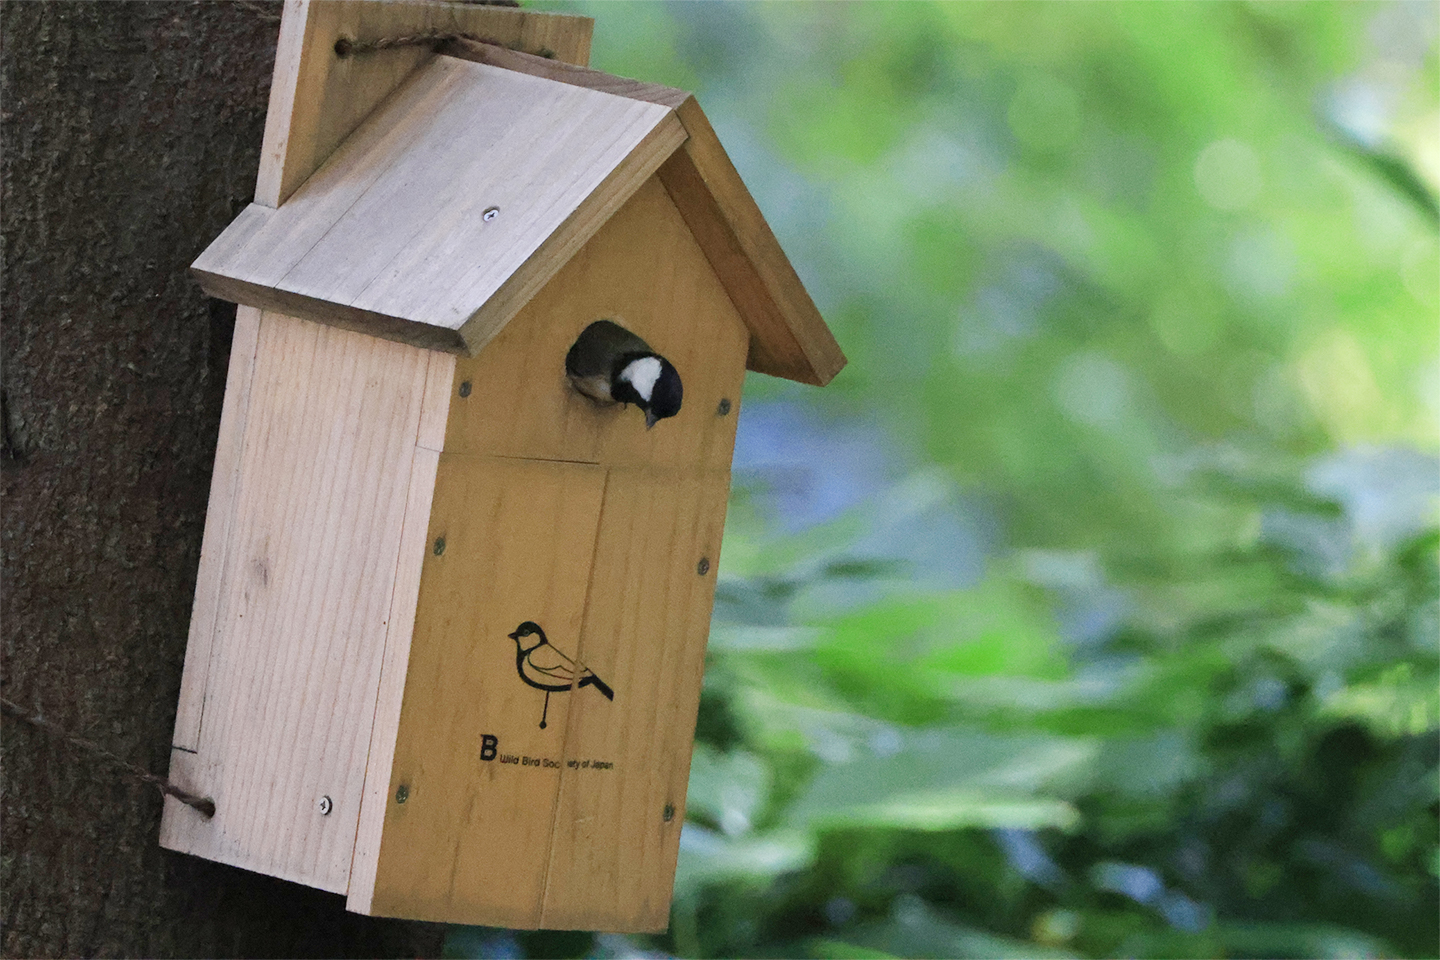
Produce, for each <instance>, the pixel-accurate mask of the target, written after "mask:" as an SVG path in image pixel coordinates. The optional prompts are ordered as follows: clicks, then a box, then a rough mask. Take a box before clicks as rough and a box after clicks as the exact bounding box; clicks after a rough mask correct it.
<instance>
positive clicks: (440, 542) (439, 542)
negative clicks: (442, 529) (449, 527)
mask: <svg viewBox="0 0 1440 960" xmlns="http://www.w3.org/2000/svg"><path fill="white" fill-rule="evenodd" d="M444 552H445V538H444V537H436V538H435V556H437V557H438V556H440V554H442V553H444Z"/></svg>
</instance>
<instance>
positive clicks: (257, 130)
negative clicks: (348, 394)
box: [0, 0, 441, 957]
mask: <svg viewBox="0 0 1440 960" xmlns="http://www.w3.org/2000/svg"><path fill="white" fill-rule="evenodd" d="M0 27H3V52H0V69H3V90H0V95H3V102H0V110H3V130H0V133H3V158H0V176H3V207H0V213H3V237H0V243H3V263H4V276H3V282H4V289H3V311H4V331H3V355H0V374H3V384H0V386H3V391H4V418H5V424H4V426H5V458H4V463H3V471H0V472H3V489H4V506H3V551H4V570H3V575H4V577H3V598H0V610H3V622H0V635H3V644H4V658H5V660H4V667H5V676H4V680H3V692H4V695H5V696H6V697H8V698H9V699H11V700H14V701H16V702H18V703H19V704H21V705H23V706H26V707H32V708H34V709H36V710H37V711H39V712H41V713H43V714H44V715H45V716H46V718H47V719H50V720H52V721H54V722H57V723H59V724H61V725H63V726H64V727H66V728H68V729H70V730H71V731H74V732H76V733H79V734H81V735H84V736H88V737H91V738H93V739H95V740H97V741H99V742H101V743H102V744H104V745H106V746H107V747H109V748H110V749H112V750H114V751H115V752H116V753H118V754H120V755H122V756H124V757H126V758H128V759H131V760H133V761H134V762H136V763H138V764H140V765H142V766H146V767H148V768H149V769H151V770H154V771H156V772H159V773H164V772H165V770H166V768H167V765H168V763H169V742H170V735H171V731H172V727H173V724H174V719H175V704H176V697H177V694H178V691H179V685H180V668H181V661H182V659H183V656H184V649H185V634H186V628H187V624H188V623H189V617H190V603H191V597H192V593H193V591H194V585H195V569H196V564H197V562H198V560H199V555H200V537H201V530H202V527H203V524H204V517H205V504H206V497H207V494H208V491H209V487H210V467H211V462H212V460H213V458H214V454H215V437H216V430H217V427H218V424H219V419H220V404H221V398H222V395H223V392H224V388H225V369H226V362H227V359H228V351H229V343H230V334H231V328H232V324H233V322H234V315H235V313H234V308H233V307H230V306H228V305H222V304H218V303H214V302H210V301H207V300H206V298H205V297H204V296H203V295H202V294H201V292H200V290H199V288H198V287H197V286H196V285H195V284H194V283H193V282H192V281H191V280H190V279H189V277H188V276H187V275H186V266H187V265H188V263H189V262H190V260H191V259H193V258H194V256H195V255H196V254H197V253H198V252H199V251H200V250H201V249H202V248H203V247H204V246H205V244H206V243H207V242H209V241H210V240H211V239H212V238H213V237H214V236H215V235H216V234H217V233H219V232H220V230H221V229H222V228H223V227H224V226H225V225H226V224H227V223H228V222H229V220H230V218H231V217H232V216H233V215H234V214H235V213H236V212H237V211H239V210H240V209H241V207H243V205H244V203H245V202H246V201H247V200H248V199H249V197H250V195H251V193H252V191H253V189H254V182H255V171H256V164H257V160H258V156H259V150H260V139H261V131H262V128H263V124H264V114H265V107H266V97H267V95H268V91H269V84H270V71H271V65H272V59H273V56H274V50H275V39H276V36H277V32H278V28H279V10H278V7H276V6H271V5H268V4H260V3H235V4H229V3H126V4H108V3H58V4H44V3H30V2H14V0H11V2H6V3H5V4H4V5H3V8H0ZM3 747H4V777H3V783H0V815H3V820H0V851H3V852H0V898H3V899H0V918H3V922H4V930H3V940H0V949H3V952H4V954H5V955H6V956H157V957H158V956H406V955H408V956H416V955H417V954H434V953H436V952H438V950H439V946H440V931H441V928H438V927H433V926H425V925H418V924H408V923H400V922H395V921H383V920H372V919H368V918H364V917H356V916H354V915H351V914H347V913H345V912H344V908H343V900H342V898H340V897H338V896H334V895H330V894H324V893H320V892H318V891H315V890H311V889H308V888H305V887H300V886H296V885H293V884H288V883H284V882H282V881H278V880H272V879H270V878H266V877H262V876H258V875H256V874H252V873H247V872H245V871H242V870H236V869H232V868H229V867H222V866H218V865H216V864H212V863H209V862H206V861H202V860H198V859H195V858H192V857H187V856H183V855H180V854H173V853H169V852H167V851H162V850H161V849H160V848H159V846H158V845H157V843H156V833H157V829H158V825H159V821H160V798H159V795H158V794H157V792H156V791H155V790H154V789H153V788H149V787H144V786H141V785H138V784H133V783H131V782H129V781H127V780H125V779H122V778H121V777H119V776H117V775H116V772H115V771H114V769H113V768H110V767H107V766H106V765H105V764H104V763H103V762H101V761H97V760H95V759H93V758H92V757H90V756H87V755H85V754H84V753H82V752H79V751H77V750H75V749H74V748H73V747H70V746H67V745H66V744H64V743H62V742H60V741H58V740H56V739H55V738H54V737H51V736H49V735H47V734H46V733H44V732H42V731H39V730H36V729H34V728H33V727H29V726H26V725H24V724H22V723H20V722H17V721H14V720H11V719H9V718H6V719H5V721H4V726H3Z"/></svg>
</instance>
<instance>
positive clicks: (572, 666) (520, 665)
mask: <svg viewBox="0 0 1440 960" xmlns="http://www.w3.org/2000/svg"><path fill="white" fill-rule="evenodd" d="M531 637H539V638H540V639H539V640H533V641H532V640H531V639H530V638H531ZM510 639H511V640H514V641H515V672H517V673H518V674H520V679H521V680H524V681H525V682H526V683H527V684H529V685H530V686H532V687H534V688H535V689H536V690H544V691H545V706H544V708H543V709H542V710H541V711H540V729H541V730H544V729H545V724H546V717H548V716H549V715H550V694H552V693H569V692H570V691H571V690H578V689H579V688H581V687H594V688H595V689H596V690H598V691H600V693H601V694H602V695H604V697H605V699H606V700H614V699H615V691H614V690H611V689H610V685H609V684H608V683H606V682H605V681H604V680H601V679H600V678H599V677H597V676H595V671H593V670H591V669H590V668H589V667H587V666H585V665H584V664H583V663H576V662H575V661H574V660H571V659H570V658H569V657H567V656H565V654H563V653H561V652H560V651H559V650H557V649H556V648H555V647H554V646H552V645H551V643H550V641H549V640H547V639H546V638H545V631H544V630H541V629H540V624H538V623H536V622H535V621H533V620H526V621H525V622H524V623H522V624H520V626H518V627H516V628H515V632H514V633H512V634H510Z"/></svg>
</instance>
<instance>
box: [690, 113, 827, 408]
mask: <svg viewBox="0 0 1440 960" xmlns="http://www.w3.org/2000/svg"><path fill="white" fill-rule="evenodd" d="M677 113H678V114H679V116H680V120H681V122H682V123H684V124H685V132H686V133H687V134H689V137H690V139H689V142H688V143H687V144H686V153H687V154H688V155H689V158H690V160H691V161H692V162H693V163H694V164H695V169H696V171H697V172H698V173H699V175H700V179H701V180H702V181H704V184H705V189H706V191H707V192H708V193H709V195H710V196H711V197H712V198H713V199H714V202H715V207H714V213H713V214H712V213H711V211H710V210H709V208H708V206H707V205H705V204H695V203H689V202H684V201H682V200H680V199H677V200H676V204H677V206H679V207H680V212H681V213H682V214H684V215H685V218H686V221H687V222H690V223H691V229H694V230H695V232H696V239H697V240H699V241H700V242H701V244H702V245H704V246H705V247H706V253H707V254H708V253H710V252H711V249H712V247H718V248H719V250H718V251H717V256H716V258H715V260H713V261H712V265H715V267H716V270H717V272H718V271H720V270H722V269H724V268H725V267H726V266H727V265H728V264H729V263H731V262H732V261H731V260H730V258H729V257H727V256H725V255H724V251H725V249H726V248H728V247H729V246H730V245H731V243H732V241H730V240H729V239H726V240H724V241H723V242H721V243H718V244H717V243H716V242H715V240H714V239H713V238H714V237H715V236H716V235H717V234H721V233H723V230H722V229H721V227H720V226H719V225H717V226H715V227H713V228H705V229H696V221H698V220H699V219H701V218H702V217H703V216H713V215H716V214H718V217H719V219H720V221H721V223H722V224H723V228H724V229H726V230H728V231H729V232H730V233H731V235H732V236H733V244H734V245H736V246H738V247H739V248H740V250H742V251H743V252H744V254H745V258H746V259H747V260H748V261H749V263H750V265H751V266H752V267H753V268H754V270H755V273H756V274H757V275H758V276H759V278H760V282H761V285H762V287H763V289H764V290H765V291H766V292H767V293H768V294H769V295H770V297H771V299H772V300H773V302H774V303H775V305H776V307H777V308H778V309H779V313H780V316H781V318H783V320H784V326H785V327H786V328H788V331H789V333H790V335H791V336H793V337H794V338H795V340H796V342H798V343H799V344H800V347H801V349H802V350H803V352H804V356H805V359H806V361H807V366H806V368H799V369H797V368H780V369H776V370H760V369H759V368H756V369H757V371H758V372H760V373H772V374H773V375H774V376H780V377H785V378H786V379H790V380H799V381H800V382H802V383H811V384H815V385H816V386H824V385H825V384H827V383H829V382H830V381H831V380H833V379H834V378H835V375H836V374H837V373H839V372H840V371H841V369H843V368H844V366H845V354H844V353H842V352H841V351H840V345H839V344H838V343H836V342H835V336H834V335H833V334H832V333H831V332H830V328H829V327H827V326H826V325H825V320H824V318H823V317H821V316H820V311H819V310H818V309H816V307H815V301H813V300H811V299H810V294H809V292H808V291H807V290H806V289H805V285H804V284H802V283H801V282H800V277H799V276H798V275H797V274H796V273H795V268H794V266H792V265H791V263H790V258H789V257H787V256H785V251H784V250H782V249H781V248H780V241H778V240H776V239H775V234H774V233H773V232H772V231H771V230H770V225H769V224H768V223H766V222H765V217H764V215H763V214H762V213H761V212H760V207H759V206H758V205H757V204H756V203H755V198H754V197H752V196H751V195H750V191H749V190H748V189H747V188H746V186H745V183H744V181H742V180H741V179H740V174H739V173H738V172H737V171H736V170H735V165H734V164H733V163H731V162H730V157H729V155H728V154H726V153H725V148H724V147H722V146H721V145H720V138H719V137H717V136H715V130H714V128H712V127H711V126H710V121H709V120H707V119H706V118H705V113H704V112H703V111H702V110H701V109H700V105H699V104H698V103H696V102H695V101H694V100H689V101H687V102H686V103H685V104H683V105H682V106H681V107H680V108H679V110H678V111H677ZM668 185H669V184H667V186H668ZM672 196H673V194H672ZM728 276H729V275H728V274H726V273H721V280H722V281H728ZM731 282H734V283H736V284H737V285H743V284H744V283H745V282H748V281H747V280H746V278H745V277H743V276H741V277H737V278H736V279H735V280H734V281H728V282H726V286H727V287H729V286H730V284H731ZM736 306H742V304H741V303H737V304H736ZM766 320H767V317H765V316H763V315H759V314H757V315H756V316H755V317H754V318H753V320H752V319H751V318H749V317H747V323H750V322H753V323H754V324H755V325H754V326H752V327H751V335H752V337H756V338H760V339H761V340H762V343H766V344H768V342H769V340H770V339H771V338H775V339H776V340H777V342H778V340H779V337H778V334H779V333H780V331H779V330H778V329H777V328H776V327H774V326H773V325H767V323H766ZM775 353H776V355H777V356H779V357H784V356H785V354H784V351H783V350H777V351H775ZM766 356H767V352H766V351H764V350H762V351H761V352H760V354H759V358H760V359H762V360H763V359H765V358H766Z"/></svg>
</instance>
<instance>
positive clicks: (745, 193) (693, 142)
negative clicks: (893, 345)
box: [443, 40, 845, 386]
mask: <svg viewBox="0 0 1440 960" xmlns="http://www.w3.org/2000/svg"><path fill="white" fill-rule="evenodd" d="M443 52H445V53H447V54H449V55H451V56H456V57H465V58H467V59H472V60H475V61H477V62H480V63H487V64H491V65H493V66H498V67H504V68H505V69H507V70H515V71H518V72H521V73H527V74H530V75H532V76H538V77H544V78H546V79H548V80H555V81H558V82H560V83H568V84H573V85H575V86H580V87H584V88H586V89H590V90H603V91H605V92H607V93H613V94H616V95H617V96H624V97H630V98H632V99H636V100H642V101H645V102H647V103H658V104H663V105H665V106H668V107H672V108H674V109H675V110H676V112H677V114H678V116H679V117H680V120H681V122H682V123H683V124H684V125H685V132H686V134H687V136H688V140H687V141H686V144H685V147H684V155H683V156H682V155H680V154H678V153H677V154H676V155H675V156H673V157H671V158H670V160H669V161H668V162H667V163H666V164H665V166H664V167H662V168H661V171H660V174H661V179H662V180H663V181H664V183H665V187H666V189H668V190H669V191H670V194H671V196H672V197H673V198H674V200H675V203H676V205H677V206H678V207H679V208H680V212H681V214H683V215H684V217H685V221H686V222H687V223H688V224H689V225H690V229H691V230H692V231H694V233H695V237H696V239H697V240H698V241H699V242H700V245H701V247H702V248H703V249H704V250H705V254H706V256H707V257H709V258H710V262H711V265H712V266H714V268H715V272H716V273H717V274H718V275H719V277H720V279H721V282H722V283H723V284H724V285H725V288H726V290H727V291H729V293H730V296H731V298H732V299H733V300H734V301H735V305H736V307H737V308H738V309H739V310H740V315H741V316H742V317H743V318H744V319H745V323H746V325H747V326H748V327H749V328H750V331H751V338H752V344H751V349H750V360H749V366H750V369H751V370H754V371H756V372H757V373H767V374H771V375H773V376H777V377H784V378H786V379H789V380H799V381H801V382H802V383H812V384H816V385H820V386H823V385H824V384H826V383H829V382H830V380H832V379H833V378H834V377H835V375H836V374H837V373H839V372H840V370H841V369H842V368H843V367H844V366H845V355H844V354H843V353H842V352H841V351H840V346H839V344H837V343H836V342H835V338H834V336H833V335H832V334H831V333H830V330H829V328H828V327H827V326H825V321H824V319H823V318H822V317H821V316H820V311H819V310H817V309H816V307H815V303H814V301H813V300H811V299H810V294H809V293H808V292H806V290H805V287H804V284H802V283H801V282H800V278H799V276H798V275H796V273H795V268H794V267H793V266H792V265H791V263H790V260H789V258H788V257H786V256H785V251H784V250H782V249H781V247H780V243H779V241H778V240H776V239H775V234H774V233H773V232H772V231H771V230H770V225H769V224H768V223H766V222H765V217H764V215H763V214H761V212H760V208H759V206H758V205H757V204H756V203H755V199H754V197H752V196H751V195H750V191H749V190H748V189H747V188H746V187H745V184H744V182H743V181H742V180H741V179H740V174H739V173H738V172H737V171H736V170H735V166H734V164H733V163H731V162H730V157H729V155H728V154H726V153H725V149H724V147H723V146H721V144H720V139H719V138H718V137H717V136H716V135H715V130H714V128H713V127H711V126H710V121H709V120H708V119H707V118H706V117H705V113H704V111H703V110H701V109H700V105H699V104H698V103H697V102H696V101H695V98H694V97H692V96H690V95H689V94H688V93H686V92H684V91H683V90H676V89H674V88H673V87H665V86H661V85H660V84H653V83H642V82H640V81H638V80H629V79H626V78H624V77H616V76H613V75H611V74H607V73H602V72H601V71H599V70H590V69H586V68H584V67H581V66H574V65H570V64H561V63H554V62H551V61H549V60H545V59H544V58H542V57H535V56H531V55H528V54H526V53H524V52H518V51H513V50H506V49H503V48H500V47H496V46H494V45H491V44H483V43H473V42H468V41H463V40H461V41H456V42H454V43H451V44H447V45H446V46H445V48H444V51H443Z"/></svg>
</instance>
